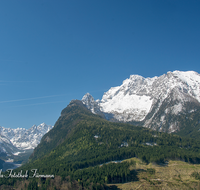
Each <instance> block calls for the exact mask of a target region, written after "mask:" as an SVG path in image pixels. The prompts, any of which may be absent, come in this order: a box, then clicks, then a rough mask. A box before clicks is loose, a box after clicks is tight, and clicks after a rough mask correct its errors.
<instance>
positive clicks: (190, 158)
mask: <svg viewBox="0 0 200 190" xmlns="http://www.w3.org/2000/svg"><path fill="white" fill-rule="evenodd" d="M131 157H138V158H140V159H141V160H142V161H144V162H146V163H149V162H157V163H163V162H165V161H167V160H169V159H172V160H173V159H178V160H183V161H186V162H191V163H200V143H199V141H196V140H194V139H188V138H182V137H179V136H177V135H172V134H167V133H160V132H156V131H152V130H148V129H146V128H142V127H135V126H133V125H130V124H124V123H114V122H109V121H107V120H105V119H103V118H101V117H100V116H98V115H95V114H92V113H91V112H90V111H89V110H88V109H87V108H86V107H85V106H84V105H83V104H82V102H81V101H78V100H73V101H71V102H70V104H69V105H68V106H67V107H66V108H65V109H64V110H63V111H62V112H61V116H60V117H59V119H58V121H57V122H56V124H55V127H54V128H53V129H52V130H51V131H50V132H48V133H47V134H46V135H45V136H44V137H43V138H42V140H41V143H40V144H39V145H38V147H37V148H36V149H35V150H34V153H33V155H32V156H31V157H30V162H29V163H28V164H26V165H24V166H22V167H20V168H18V170H19V171H20V170H21V169H22V170H31V169H32V168H37V169H38V172H39V173H40V174H54V175H60V176H63V177H66V176H71V179H74V180H78V179H80V178H84V177H85V178H86V179H87V177H88V175H93V174H91V173H90V174H89V172H84V171H86V170H87V169H86V168H90V167H94V166H95V168H96V170H99V167H97V166H99V165H100V164H103V163H106V162H109V161H116V160H123V159H126V158H131ZM113 167H114V166H113ZM116 167H118V166H116ZM128 167H129V165H127V166H126V171H121V170H120V169H119V170H118V169H116V168H115V169H116V173H115V174H112V175H119V176H121V177H122V178H123V172H125V173H126V174H127V172H128ZM95 168H94V170H95ZM111 168H112V167H111ZM80 169H82V170H80ZM103 169H104V167H103V168H102V170H103ZM115 169H112V170H113V171H115ZM105 170H106V172H105V171H104V172H103V171H101V172H102V176H104V177H103V178H102V177H99V178H96V177H94V180H97V181H95V182H98V179H99V181H101V183H107V182H109V181H108V179H107V180H106V178H105V177H106V176H109V175H111V174H109V172H110V171H109V167H108V168H105ZM87 171H88V170H87ZM117 171H118V173H117ZM80 172H82V173H81V174H80ZM93 172H95V171H93ZM103 173H104V174H103ZM121 173H122V174H121ZM125 173H124V175H125ZM95 175H97V173H95V174H94V176H95ZM133 178H134V177H133V176H132V177H130V178H126V179H133ZM109 179H112V177H111V178H109ZM119 179H120V177H119ZM123 179H124V178H123ZM119 181H120V180H119ZM121 181H123V180H121ZM90 182H91V183H94V181H93V180H91V181H90Z"/></svg>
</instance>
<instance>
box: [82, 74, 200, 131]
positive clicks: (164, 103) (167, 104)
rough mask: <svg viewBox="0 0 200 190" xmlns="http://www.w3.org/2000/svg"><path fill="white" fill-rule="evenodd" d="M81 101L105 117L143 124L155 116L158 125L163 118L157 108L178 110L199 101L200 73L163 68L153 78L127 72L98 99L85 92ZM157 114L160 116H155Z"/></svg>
mask: <svg viewBox="0 0 200 190" xmlns="http://www.w3.org/2000/svg"><path fill="white" fill-rule="evenodd" d="M82 101H83V103H84V104H85V105H86V106H87V107H88V109H90V110H91V111H92V112H93V113H97V111H98V113H99V112H101V113H104V115H105V116H106V115H107V114H109V119H110V117H112V118H113V119H114V120H117V121H124V122H130V121H135V122H142V121H143V123H144V126H146V127H149V125H150V123H152V121H154V120H155V119H156V120H157V124H156V125H159V126H160V124H159V122H161V121H162V123H163V122H164V118H165V116H164V115H162V114H161V112H164V113H168V114H169V113H170V114H178V113H180V112H182V111H185V110H187V109H188V108H186V107H185V106H186V104H187V105H188V103H191V102H193V103H195V104H198V105H200V104H199V103H200V75H199V74H198V73H197V72H194V71H186V72H183V71H173V72H167V74H163V75H161V76H159V77H157V76H155V77H153V78H144V77H142V76H139V75H131V76H130V78H128V79H126V80H124V81H123V83H122V85H121V86H117V87H111V88H110V89H109V90H108V91H107V92H105V93H104V95H103V97H102V99H101V100H100V101H99V100H98V101H95V100H94V98H93V97H92V96H91V95H90V94H89V93H87V94H86V95H85V96H84V97H83V99H82ZM189 107H191V106H189ZM161 108H162V109H161ZM163 109H164V110H163ZM96 110H97V111H96ZM159 114H161V115H162V116H159V117H160V118H156V117H158V115H159ZM161 130H162V129H161ZM173 130H174V129H173Z"/></svg>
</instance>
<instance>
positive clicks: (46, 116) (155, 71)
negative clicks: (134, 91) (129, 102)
mask: <svg viewBox="0 0 200 190" xmlns="http://www.w3.org/2000/svg"><path fill="white" fill-rule="evenodd" d="M199 10H200V1H199V0H192V1H188V0H187V1H185V0H176V1H174V0H125V1H122V0H95V1H94V0H84V1H83V0H74V1H71V0H59V1H55V0H30V1H27V0H17V1H16V0H9V1H7V0H2V1H0V92H1V93H0V126H4V127H10V128H17V127H23V128H30V127H31V126H32V125H34V124H36V125H39V124H41V123H42V122H45V123H46V124H48V125H54V124H55V122H56V120H57V119H58V117H59V116H60V112H61V110H62V109H63V108H65V107H66V106H67V105H68V104H69V102H70V101H71V100H72V99H81V98H82V97H83V95H84V94H85V93H87V92H89V93H90V94H92V95H93V97H94V98H95V99H101V97H102V95H103V93H104V92H105V91H107V90H109V88H110V87H113V86H118V85H121V83H122V81H123V80H125V79H126V78H129V76H130V75H132V74H138V75H142V76H143V77H153V76H160V75H162V74H164V73H167V72H168V71H174V70H181V71H187V70H194V71H196V72H198V73H200V24H199V23H200V11H199Z"/></svg>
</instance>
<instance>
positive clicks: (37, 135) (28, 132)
mask: <svg viewBox="0 0 200 190" xmlns="http://www.w3.org/2000/svg"><path fill="white" fill-rule="evenodd" d="M52 128H53V126H51V125H46V124H45V123H42V124H40V125H38V126H36V125H33V126H32V127H31V128H29V129H24V128H17V129H11V128H5V127H1V126H0V140H1V139H4V143H3V144H5V142H6V143H7V144H11V145H12V146H14V147H16V148H17V149H18V150H27V149H34V148H35V147H36V146H37V145H38V144H39V143H40V140H41V138H42V137H43V135H44V134H46V133H47V132H48V131H50V130H51V129H52ZM6 139H7V141H6ZM0 142H1V141H0ZM3 144H0V145H1V146H0V147H2V146H3ZM5 150H6V149H5ZM13 153H14V152H13Z"/></svg>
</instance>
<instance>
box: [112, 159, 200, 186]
mask: <svg viewBox="0 0 200 190" xmlns="http://www.w3.org/2000/svg"><path fill="white" fill-rule="evenodd" d="M129 160H134V161H135V162H136V166H135V167H134V168H133V167H132V168H130V169H131V170H136V171H137V176H138V181H135V182H129V183H123V184H112V185H116V186H117V187H118V188H119V189H122V190H131V189H132V190H136V189H137V190H144V189H152V190H153V189H154V190H155V189H162V190H164V189H165V190H168V189H177V190H178V189H179V190H180V189H181V190H183V189H200V181H199V180H196V179H195V178H194V177H191V174H192V173H193V172H194V171H195V172H200V165H199V164H188V163H186V162H182V161H169V163H168V165H166V166H160V165H156V164H152V163H150V164H148V165H146V164H145V163H142V161H140V160H139V159H137V158H131V159H128V160H126V161H129ZM148 169H153V171H155V173H150V172H148V171H149V170H148Z"/></svg>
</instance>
